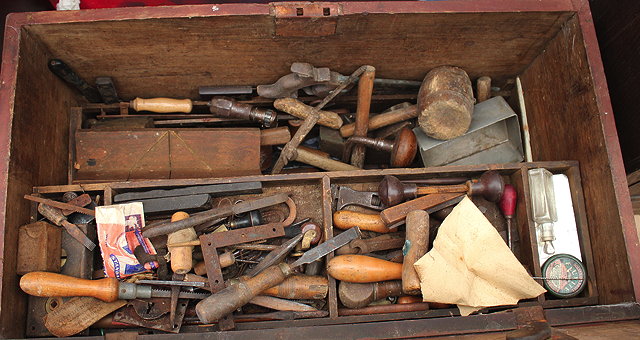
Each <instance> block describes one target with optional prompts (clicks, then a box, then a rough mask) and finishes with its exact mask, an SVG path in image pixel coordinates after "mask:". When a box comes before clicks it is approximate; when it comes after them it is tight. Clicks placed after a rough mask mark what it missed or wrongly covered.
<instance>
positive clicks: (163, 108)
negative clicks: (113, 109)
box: [129, 98, 193, 113]
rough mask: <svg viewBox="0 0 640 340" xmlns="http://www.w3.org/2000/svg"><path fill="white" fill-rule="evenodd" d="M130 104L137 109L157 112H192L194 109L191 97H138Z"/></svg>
mask: <svg viewBox="0 0 640 340" xmlns="http://www.w3.org/2000/svg"><path fill="white" fill-rule="evenodd" d="M129 106H131V108H132V109H134V110H136V111H151V112H157V113H172V112H184V113H190V112H191V110H192V109H193V103H192V102H191V99H172V98H150V99H144V98H136V99H134V100H132V101H131V103H129Z"/></svg>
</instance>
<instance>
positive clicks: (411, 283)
mask: <svg viewBox="0 0 640 340" xmlns="http://www.w3.org/2000/svg"><path fill="white" fill-rule="evenodd" d="M406 229H407V231H406V235H407V236H406V240H405V243H404V248H403V253H404V260H403V262H402V291H403V292H404V293H405V294H408V295H419V294H420V293H421V291H420V277H419V276H418V273H417V272H416V269H415V268H414V266H413V264H414V263H416V261H418V260H419V259H420V258H421V257H422V256H423V255H424V254H426V253H427V248H428V246H429V214H428V213H427V212H426V211H424V210H414V211H412V212H410V213H408V214H407V220H406Z"/></svg>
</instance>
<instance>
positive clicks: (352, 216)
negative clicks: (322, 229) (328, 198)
mask: <svg viewBox="0 0 640 340" xmlns="http://www.w3.org/2000/svg"><path fill="white" fill-rule="evenodd" d="M333 226H334V227H336V228H338V229H343V230H346V229H349V228H353V227H360V230H369V231H375V232H377V233H388V232H389V228H388V227H387V225H386V224H384V222H383V221H382V219H381V218H380V215H378V214H364V213H360V212H356V211H351V210H339V211H336V212H334V213H333Z"/></svg>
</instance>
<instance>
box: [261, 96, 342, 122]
mask: <svg viewBox="0 0 640 340" xmlns="http://www.w3.org/2000/svg"><path fill="white" fill-rule="evenodd" d="M273 107H275V108H276V109H278V110H280V111H284V112H286V113H288V114H290V115H292V116H296V117H298V118H301V119H307V118H309V116H311V112H313V107H311V106H309V105H306V104H304V103H302V102H301V101H299V100H297V99H294V98H280V99H276V100H275V101H274V102H273ZM318 115H319V116H320V119H319V120H318V124H320V125H322V126H326V127H329V128H332V129H339V128H340V127H341V126H342V118H340V116H339V115H338V114H337V113H335V112H331V111H324V110H320V111H319V112H318Z"/></svg>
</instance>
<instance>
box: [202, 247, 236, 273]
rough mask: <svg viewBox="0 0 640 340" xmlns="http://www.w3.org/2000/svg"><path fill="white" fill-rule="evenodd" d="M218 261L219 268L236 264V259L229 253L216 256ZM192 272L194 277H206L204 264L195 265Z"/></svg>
mask: <svg viewBox="0 0 640 340" xmlns="http://www.w3.org/2000/svg"><path fill="white" fill-rule="evenodd" d="M218 259H219V260H220V268H227V267H229V266H231V265H232V264H234V263H236V258H235V257H234V256H233V253H232V252H230V251H227V252H224V253H222V254H220V255H218ZM193 272H194V273H196V275H207V267H206V264H205V262H204V261H201V262H198V263H196V265H195V266H193Z"/></svg>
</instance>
